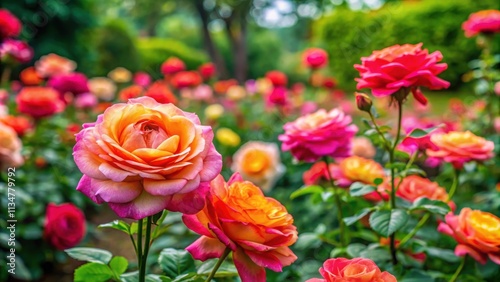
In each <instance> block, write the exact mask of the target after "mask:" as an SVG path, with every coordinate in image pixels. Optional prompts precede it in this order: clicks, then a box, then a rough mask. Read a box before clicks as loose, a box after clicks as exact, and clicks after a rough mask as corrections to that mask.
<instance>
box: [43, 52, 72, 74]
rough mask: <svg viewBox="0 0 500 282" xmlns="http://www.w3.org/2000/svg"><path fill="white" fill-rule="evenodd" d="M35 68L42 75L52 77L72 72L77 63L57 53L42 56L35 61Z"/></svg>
mask: <svg viewBox="0 0 500 282" xmlns="http://www.w3.org/2000/svg"><path fill="white" fill-rule="evenodd" d="M35 69H36V72H37V73H38V75H39V76H41V77H51V76H53V75H56V74H65V73H70V72H72V71H74V70H75V69H76V63H75V62H73V61H71V60H69V59H67V58H64V57H61V56H59V55H56V54H53V53H51V54H48V55H45V56H42V57H40V59H39V60H38V61H36V62H35Z"/></svg>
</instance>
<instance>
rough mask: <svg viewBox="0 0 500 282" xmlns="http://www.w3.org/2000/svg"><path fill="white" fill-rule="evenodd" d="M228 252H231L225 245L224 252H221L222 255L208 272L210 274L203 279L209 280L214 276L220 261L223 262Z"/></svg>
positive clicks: (220, 263)
mask: <svg viewBox="0 0 500 282" xmlns="http://www.w3.org/2000/svg"><path fill="white" fill-rule="evenodd" d="M230 252H231V249H230V248H228V247H226V249H225V250H224V253H222V256H221V257H220V258H219V260H218V261H217V264H216V265H215V266H214V268H213V269H212V272H210V275H208V277H207V280H205V282H210V281H211V280H212V278H214V276H215V274H216V273H217V270H218V269H219V267H220V266H221V265H222V263H223V262H224V260H225V259H226V257H227V256H228V255H229V253H230Z"/></svg>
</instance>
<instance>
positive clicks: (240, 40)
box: [224, 9, 248, 84]
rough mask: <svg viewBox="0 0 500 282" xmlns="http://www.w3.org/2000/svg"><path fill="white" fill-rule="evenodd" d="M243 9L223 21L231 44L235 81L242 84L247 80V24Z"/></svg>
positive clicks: (236, 10) (234, 11) (237, 10)
mask: <svg viewBox="0 0 500 282" xmlns="http://www.w3.org/2000/svg"><path fill="white" fill-rule="evenodd" d="M245 16H246V13H245V9H235V10H233V14H232V15H231V16H230V17H228V18H226V19H224V22H225V24H226V33H227V36H228V38H229V41H230V42H231V47H232V52H233V60H234V73H235V77H236V80H238V82H239V83H240V84H243V83H244V82H245V80H246V78H247V72H248V58H247V45H246V35H247V22H246V19H245Z"/></svg>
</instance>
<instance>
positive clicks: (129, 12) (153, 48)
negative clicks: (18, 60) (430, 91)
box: [0, 0, 500, 90]
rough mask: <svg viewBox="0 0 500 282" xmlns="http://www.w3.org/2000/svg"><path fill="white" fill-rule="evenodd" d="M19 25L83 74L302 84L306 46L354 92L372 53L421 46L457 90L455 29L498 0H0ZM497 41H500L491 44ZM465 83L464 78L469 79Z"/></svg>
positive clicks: (464, 52) (461, 55) (40, 51)
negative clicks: (173, 74) (208, 65)
mask: <svg viewBox="0 0 500 282" xmlns="http://www.w3.org/2000/svg"><path fill="white" fill-rule="evenodd" d="M0 3H1V4H0V6H1V7H3V8H6V9H8V10H11V11H12V12H13V13H14V14H15V15H17V16H18V17H19V18H20V19H21V21H22V22H23V23H24V25H25V27H24V29H23V33H22V36H21V39H24V40H27V41H28V43H29V44H30V45H31V46H32V47H33V49H34V50H35V56H34V58H33V61H35V60H37V59H38V58H39V57H40V56H42V55H45V54H48V53H56V54H59V55H61V56H64V57H68V58H70V59H72V60H74V61H76V62H77V63H78V66H79V70H80V71H81V72H84V73H86V74H87V75H89V76H98V75H105V74H106V73H107V72H108V71H109V70H111V69H113V68H115V67H125V68H127V69H129V70H131V71H137V70H143V71H147V72H148V73H150V74H151V75H153V77H155V78H159V77H161V73H160V71H159V70H160V65H161V63H162V62H163V61H164V60H165V59H166V58H168V57H170V56H176V57H178V58H180V59H182V60H183V61H184V62H185V63H186V65H187V67H188V69H194V68H196V67H197V66H199V65H200V64H202V63H204V62H208V61H212V62H214V63H215V64H216V67H217V70H218V75H219V78H220V79H226V78H236V79H237V80H238V81H240V82H243V81H245V80H246V79H250V78H257V77H262V76H263V75H264V74H265V73H266V72H267V71H269V70H272V69H277V70H281V71H283V72H285V73H286V74H287V75H288V76H289V79H290V80H291V81H292V82H296V81H299V82H300V81H305V80H306V79H307V77H308V73H307V70H306V69H305V68H304V67H303V66H301V64H300V60H301V56H300V53H301V52H302V51H303V50H304V49H305V48H306V47H309V46H315V47H321V48H324V49H325V50H327V52H328V53H329V55H330V60H331V63H330V65H329V68H330V71H331V73H332V74H333V75H334V76H335V78H336V79H337V81H338V84H339V86H340V87H342V88H343V89H346V90H352V89H353V88H354V85H355V84H354V83H353V82H354V81H353V79H354V77H355V76H356V71H355V69H354V68H353V67H352V65H354V64H355V63H358V62H359V61H360V57H362V56H367V55H369V54H370V53H371V51H372V50H376V49H381V48H384V47H387V46H390V45H393V44H397V43H400V44H401V43H418V42H421V41H425V42H424V47H425V48H428V49H429V50H430V51H435V50H440V51H441V52H442V53H443V56H444V61H445V62H446V63H448V65H449V69H448V70H447V71H446V72H444V74H443V78H444V79H446V80H448V81H450V82H451V84H452V88H453V89H454V90H456V89H457V88H459V87H460V86H461V84H462V81H463V77H462V75H463V74H465V73H466V72H467V71H468V65H467V64H468V62H469V61H471V60H472V59H474V58H477V57H478V56H479V52H480V51H479V49H478V48H477V47H476V43H475V42H474V40H470V39H467V38H466V37H465V36H464V35H463V31H462V30H461V29H460V26H461V24H462V22H464V21H465V20H466V19H467V17H468V15H469V14H470V13H471V12H475V11H478V10H481V9H491V8H499V7H500V2H499V1H498V0H482V1H477V0H460V1H455V0H440V1H434V0H421V1H418V0H413V1H397V0H387V1H384V0H347V1H345V0H307V1H295V0H275V1H273V0H184V1H174V0H163V1H158V0H124V1H122V0H108V1H95V0H45V1H36V0H16V1H11V0H2V1H0ZM496 44H499V42H498V41H497V42H496ZM465 80H466V78H465Z"/></svg>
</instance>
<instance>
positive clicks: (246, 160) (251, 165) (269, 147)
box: [231, 141, 285, 191]
mask: <svg viewBox="0 0 500 282" xmlns="http://www.w3.org/2000/svg"><path fill="white" fill-rule="evenodd" d="M231 170H232V171H233V172H238V173H240V175H241V177H242V178H243V179H244V180H248V181H250V182H253V183H255V184H256V185H257V186H259V187H260V188H261V189H262V190H264V191H269V190H270V189H271V188H272V187H273V185H274V183H276V181H277V180H278V179H279V178H280V177H281V176H282V175H283V173H284V172H285V166H284V165H283V164H282V163H281V160H280V151H279V148H278V146H277V145H276V144H274V143H266V142H259V141H250V142H247V143H245V144H244V145H243V146H241V147H240V148H239V149H238V151H237V152H236V153H234V156H233V164H232V166H231Z"/></svg>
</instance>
